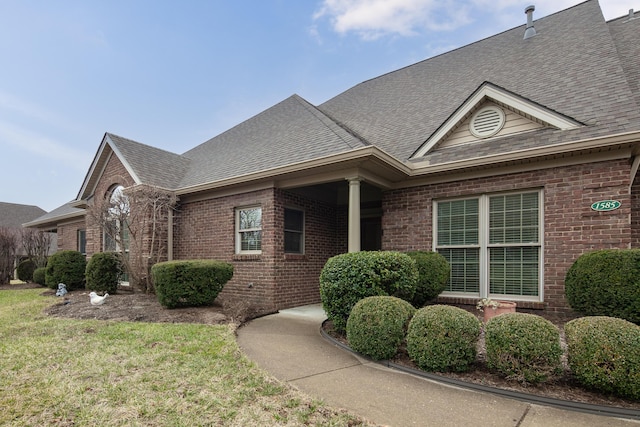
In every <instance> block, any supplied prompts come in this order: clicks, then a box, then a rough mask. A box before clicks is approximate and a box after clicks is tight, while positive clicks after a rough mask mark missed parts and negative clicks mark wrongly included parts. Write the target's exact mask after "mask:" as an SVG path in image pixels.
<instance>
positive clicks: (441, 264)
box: [407, 251, 451, 308]
mask: <svg viewBox="0 0 640 427" xmlns="http://www.w3.org/2000/svg"><path fill="white" fill-rule="evenodd" d="M407 255H409V256H410V257H411V258H412V259H413V260H414V261H415V263H416V267H417V268H418V286H417V287H416V293H415V294H414V295H413V299H412V300H411V304H413V306H414V307H416V308H420V307H422V306H423V305H425V303H426V302H427V301H431V300H433V299H434V298H436V297H437V296H438V295H440V293H441V292H442V291H444V290H445V288H446V287H447V283H448V282H449V274H450V272H451V266H450V265H449V262H448V261H447V259H446V258H445V257H443V256H442V255H440V254H439V253H437V252H428V251H413V252H407Z"/></svg>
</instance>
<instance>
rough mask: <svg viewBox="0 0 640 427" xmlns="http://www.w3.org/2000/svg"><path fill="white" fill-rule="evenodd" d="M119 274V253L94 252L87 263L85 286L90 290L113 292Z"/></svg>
mask: <svg viewBox="0 0 640 427" xmlns="http://www.w3.org/2000/svg"><path fill="white" fill-rule="evenodd" d="M121 274H122V262H121V260H120V255H118V254H117V253H114V252H98V253H95V254H93V255H92V256H91V258H90V259H89V262H88V263H87V269H86V272H85V277H86V281H87V283H86V288H87V289H89V290H91V291H96V292H108V293H110V294H115V293H116V291H117V290H118V282H119V280H120V276H121Z"/></svg>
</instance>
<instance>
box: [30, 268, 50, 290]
mask: <svg viewBox="0 0 640 427" xmlns="http://www.w3.org/2000/svg"><path fill="white" fill-rule="evenodd" d="M46 277H47V268H46V267H40V268H36V269H35V270H33V281H34V282H35V283H37V284H38V285H41V286H45V285H46V284H47V278H46Z"/></svg>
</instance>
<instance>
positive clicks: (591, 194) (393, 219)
mask: <svg viewBox="0 0 640 427" xmlns="http://www.w3.org/2000/svg"><path fill="white" fill-rule="evenodd" d="M629 176H630V165H629V162H628V161H626V160H615V161H606V162H600V163H592V164H584V165H577V166H567V167H558V168H552V169H544V170H538V171H533V172H522V173H516V174H510V175H503V176H497V177H490V178H478V179H471V180H465V181H457V182H451V183H445V184H434V185H426V186H422V187H416V188H407V189H402V190H394V191H390V192H387V193H385V194H384V195H383V208H384V214H383V218H382V228H383V238H382V239H383V241H382V247H383V249H385V250H400V251H408V250H419V249H422V250H431V249H432V244H433V236H432V218H433V213H432V207H433V201H434V200H438V199H446V198H451V197H461V196H475V195H480V194H490V193H494V192H504V191H521V190H522V191H525V190H530V189H543V201H544V202H543V203H544V243H543V248H544V304H532V303H528V304H523V305H526V306H530V307H531V308H540V306H544V307H545V308H546V309H548V310H550V311H567V310H568V306H567V304H566V301H565V298H564V277H565V274H566V272H567V270H568V268H569V267H570V266H571V264H573V262H574V261H575V260H576V258H578V256H580V255H581V254H583V253H585V252H587V251H591V250H596V249H609V248H630V247H631V246H632V241H633V243H634V246H636V245H637V243H638V238H639V237H638V230H639V229H640V226H639V224H640V220H639V219H638V217H637V214H634V215H633V217H632V215H631V208H632V201H633V203H634V207H635V208H637V207H639V206H637V205H640V201H639V200H638V198H639V197H638V194H637V193H638V192H637V190H638V188H636V186H634V189H635V190H636V191H634V194H633V198H632V197H631V195H630V194H629V184H630V182H629V180H630V178H629ZM608 199H614V200H619V201H620V202H622V205H621V207H620V208H619V209H617V210H615V211H611V212H595V211H592V210H591V204H592V203H593V202H596V201H599V200H608ZM635 212H638V210H637V209H635ZM630 218H632V220H631V219H630ZM632 230H633V232H632Z"/></svg>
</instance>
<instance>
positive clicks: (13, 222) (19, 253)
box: [0, 202, 58, 261]
mask: <svg viewBox="0 0 640 427" xmlns="http://www.w3.org/2000/svg"><path fill="white" fill-rule="evenodd" d="M46 213H47V211H45V210H44V209H41V208H39V207H38V206H31V205H21V204H17V203H5V202H0V228H5V229H9V230H13V231H14V232H15V235H16V242H17V250H16V260H17V261H18V260H20V258H22V257H24V256H25V255H27V253H26V251H25V249H24V247H23V245H22V238H21V236H22V235H21V231H22V224H24V223H26V222H30V221H33V220H35V219H38V218H42V217H43V215H44V214H46ZM56 238H57V236H56V234H52V235H51V240H52V241H51V247H50V249H49V253H50V254H51V253H53V252H55V250H56V249H57V246H58V245H57V242H56Z"/></svg>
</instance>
